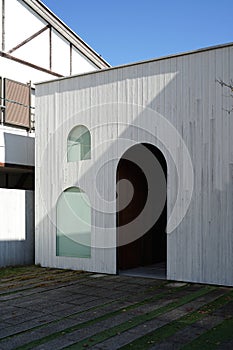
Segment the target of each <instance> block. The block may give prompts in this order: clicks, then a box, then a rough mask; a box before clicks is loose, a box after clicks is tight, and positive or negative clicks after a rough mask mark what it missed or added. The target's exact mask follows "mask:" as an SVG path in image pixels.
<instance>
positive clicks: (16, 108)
mask: <svg viewBox="0 0 233 350" xmlns="http://www.w3.org/2000/svg"><path fill="white" fill-rule="evenodd" d="M4 91H5V106H6V111H5V118H4V122H5V123H6V124H11V125H17V126H21V127H24V128H28V129H29V128H30V86H29V85H26V84H22V83H18V82H16V81H13V80H10V79H4Z"/></svg>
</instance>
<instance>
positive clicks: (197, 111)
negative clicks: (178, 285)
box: [36, 45, 233, 285]
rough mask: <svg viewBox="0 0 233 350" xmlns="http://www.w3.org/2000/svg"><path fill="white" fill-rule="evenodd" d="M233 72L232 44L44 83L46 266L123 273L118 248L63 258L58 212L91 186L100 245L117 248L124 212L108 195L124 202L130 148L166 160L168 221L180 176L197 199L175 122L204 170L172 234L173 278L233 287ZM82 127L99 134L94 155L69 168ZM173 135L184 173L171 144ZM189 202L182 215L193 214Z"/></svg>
mask: <svg viewBox="0 0 233 350" xmlns="http://www.w3.org/2000/svg"><path fill="white" fill-rule="evenodd" d="M232 71H233V45H226V46H221V47H216V48H214V49H213V48H212V49H209V50H203V51H199V52H194V53H190V54H187V55H180V56H174V57H169V58H164V59H161V60H152V61H150V62H144V63H139V64H135V65H128V66H125V67H118V68H114V69H109V70H105V71H102V72H96V73H91V74H87V75H82V76H77V77H71V78H67V79H61V80H58V81H54V82H49V83H44V84H39V85H37V89H36V90H37V91H36V95H37V98H36V99H37V102H36V104H37V116H36V120H37V128H36V139H37V143H36V188H37V193H36V262H37V263H41V264H42V265H43V266H56V267H64V268H74V269H84V270H89V271H99V272H107V273H116V250H115V249H114V248H111V249H101V248H97V249H92V258H91V259H74V258H62V257H56V255H55V239H56V228H55V225H56V210H55V208H56V201H57V199H58V197H59V195H60V193H61V192H62V191H63V190H64V189H65V188H68V187H70V186H74V185H78V186H80V187H82V189H83V190H85V191H86V193H87V194H88V195H89V198H90V201H91V203H92V205H93V206H94V207H97V209H99V210H98V211H95V210H94V209H93V211H92V222H93V229H92V239H93V244H96V245H97V246H98V247H99V246H101V244H99V243H100V242H101V240H102V246H105V247H111V246H114V244H115V241H116V229H115V223H116V216H115V213H114V210H113V209H114V208H113V207H112V206H111V203H110V202H108V203H107V204H106V202H103V201H101V200H100V199H99V195H100V196H103V198H105V199H107V200H111V199H112V200H113V199H114V194H115V191H116V186H115V183H116V178H115V176H116V175H115V174H116V167H117V163H118V160H119V158H120V157H121V155H122V154H123V153H124V151H125V150H126V149H127V148H128V147H129V145H130V144H134V143H138V142H149V143H153V144H155V145H157V147H159V148H160V149H161V150H162V152H163V153H164V156H165V158H166V160H167V165H168V216H170V215H171V212H172V210H173V207H174V203H175V201H176V196H177V191H178V187H177V183H178V182H177V181H178V180H177V169H178V170H179V172H180V174H181V177H183V178H182V181H183V183H184V184H185V183H187V189H186V191H185V193H183V198H185V197H188V196H189V195H191V193H190V187H189V179H188V178H187V176H188V175H187V173H186V169H185V166H186V164H185V163H184V159H183V158H182V157H183V156H182V152H183V150H184V146H183V145H182V144H181V143H180V142H178V141H179V140H178V139H174V140H172V138H173V136H174V135H173V133H172V132H171V130H172V129H171V128H169V127H168V124H166V122H164V119H163V118H165V120H166V121H167V122H169V123H171V125H173V126H174V127H175V128H176V130H177V131H178V133H179V134H180V135H181V137H182V139H183V141H184V142H185V144H186V146H187V148H188V151H189V154H190V157H191V160H192V164H193V170H194V188H193V193H192V200H191V203H190V206H189V209H188V211H187V214H186V215H185V217H184V218H183V220H182V221H181V223H180V224H179V225H178V226H177V227H176V228H175V229H174V230H173V231H172V232H171V233H169V234H168V243H167V244H168V246H167V252H168V254H167V256H168V257H167V277H168V278H169V279H174V280H183V281H195V282H208V283H216V284H225V285H233V270H232V266H233V254H232V253H233V251H232V248H233V236H232V228H233V227H232V209H233V208H232V174H233V170H232V169H233V168H232V166H233V165H232V164H233V147H232V146H233V145H232V139H233V137H232V136H233V135H232V130H233V116H232V115H228V113H227V112H226V111H225V109H228V108H230V106H231V104H232V99H231V98H230V97H227V95H228V94H229V92H228V91H227V90H225V89H223V88H222V87H221V86H220V85H219V84H218V83H216V79H219V78H220V79H223V80H224V81H226V82H229V81H230V79H232ZM156 112H158V113H159V116H162V118H160V119H159V118H158V114H156ZM153 115H154V119H153V117H152V116H153ZM78 124H83V125H86V126H87V127H88V128H89V129H90V131H91V136H92V157H91V160H87V161H82V162H79V163H67V162H66V140H67V136H68V134H69V132H70V130H71V129H72V127H74V126H75V125H78ZM138 126H140V130H139V128H138ZM148 130H150V132H148ZM169 138H170V139H171V144H173V150H172V152H173V156H174V157H175V158H176V162H177V164H176V167H175V165H174V162H173V160H172V156H171V153H170V152H169V151H168V149H167V147H166V145H164V144H163V142H162V140H168V139H169ZM122 139H123V141H122ZM174 157H173V158H174ZM105 163H106V164H105ZM101 164H105V166H104V167H102V166H101ZM176 168H177V169H176ZM96 174H97V175H98V176H96ZM100 175H101V176H100ZM96 187H97V191H96ZM183 202H185V201H183ZM183 202H182V201H181V202H180V203H179V208H178V211H177V218H178V217H179V215H180V214H181V213H182V211H183V210H184V207H183V206H184V205H183V204H182V203H183ZM100 209H101V210H102V213H101V210H100ZM106 211H109V213H107V214H106ZM101 227H102V228H103V229H101Z"/></svg>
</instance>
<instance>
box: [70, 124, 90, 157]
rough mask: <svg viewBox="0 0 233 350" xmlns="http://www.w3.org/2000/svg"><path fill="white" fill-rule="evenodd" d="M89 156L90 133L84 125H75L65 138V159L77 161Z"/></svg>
mask: <svg viewBox="0 0 233 350" xmlns="http://www.w3.org/2000/svg"><path fill="white" fill-rule="evenodd" d="M90 158H91V134H90V131H89V130H88V129H87V128H86V127H85V126H84V125H78V126H75V127H74V128H73V129H72V130H71V132H70V133H69V136H68V140H67V160H68V162H77V161H79V160H85V159H90Z"/></svg>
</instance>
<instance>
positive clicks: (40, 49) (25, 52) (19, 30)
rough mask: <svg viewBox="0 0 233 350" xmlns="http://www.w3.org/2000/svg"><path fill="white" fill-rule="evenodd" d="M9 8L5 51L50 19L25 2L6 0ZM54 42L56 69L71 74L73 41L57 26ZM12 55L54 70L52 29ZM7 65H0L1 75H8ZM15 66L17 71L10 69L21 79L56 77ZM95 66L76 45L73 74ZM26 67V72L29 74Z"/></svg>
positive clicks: (64, 73) (6, 6) (53, 34)
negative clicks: (71, 46)
mask: <svg viewBox="0 0 233 350" xmlns="http://www.w3.org/2000/svg"><path fill="white" fill-rule="evenodd" d="M0 5H1V1H0ZM0 7H1V6H0ZM5 8H6V13H5V23H6V27H5V32H6V35H5V52H8V51H9V50H11V49H12V48H14V47H15V46H17V45H18V44H20V43H21V42H22V41H24V40H25V39H27V38H29V37H30V36H32V35H33V34H35V33H36V32H38V31H39V30H41V29H43V28H44V27H45V26H46V25H47V23H46V21H45V20H44V19H42V18H41V17H40V16H39V15H37V14H36V13H35V12H34V11H33V10H31V9H30V8H29V7H28V6H27V5H26V4H25V3H24V2H23V1H20V0H7V1H5ZM0 22H1V17H0ZM0 27H1V26H0ZM1 39H2V37H0V40H1ZM51 42H52V67H51V69H52V71H54V72H56V73H58V74H61V75H64V76H67V75H70V43H69V42H68V40H66V39H64V38H63V37H62V36H61V35H60V34H59V33H58V32H57V31H56V30H54V29H53V30H52V38H51ZM12 56H14V57H17V58H19V59H22V60H25V61H28V62H30V63H33V64H36V65H38V66H41V67H43V68H46V69H50V65H49V57H50V52H49V29H47V30H46V31H45V32H43V33H42V34H40V35H39V36H37V37H36V38H34V39H33V40H32V41H30V42H28V43H27V44H25V45H24V46H22V47H20V48H19V49H17V50H16V51H14V52H12ZM7 61H8V60H7ZM7 65H9V66H10V67H11V66H12V61H10V62H7ZM1 66H2V65H0V67H1ZM5 68H6V67H4V68H3V67H2V69H1V68H0V69H1V70H0V74H3V73H2V72H5V74H4V76H7V77H8V75H7V70H6V69H5ZM12 68H13V71H14V73H11V72H10V75H11V76H12V75H13V76H14V79H15V80H19V81H21V82H27V81H29V80H31V81H32V82H33V83H35V82H37V81H42V80H49V79H52V78H54V76H52V75H47V76H46V75H45V74H44V73H43V72H39V73H38V72H35V70H34V69H32V68H29V72H30V76H28V74H27V73H26V72H27V67H25V68H24V67H21V70H22V71H21V72H20V70H17V69H16V68H14V67H12ZM18 68H19V67H18ZM95 69H97V67H96V66H95V65H94V64H93V63H92V62H91V61H90V60H89V59H87V58H85V57H84V56H83V55H82V54H81V53H80V52H78V51H77V50H75V48H73V66H72V74H77V73H80V72H88V71H92V70H95ZM24 70H25V71H26V72H25V75H24ZM1 71H2V72H1ZM9 78H10V76H9Z"/></svg>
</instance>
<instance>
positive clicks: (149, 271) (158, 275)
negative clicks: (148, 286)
mask: <svg viewBox="0 0 233 350" xmlns="http://www.w3.org/2000/svg"><path fill="white" fill-rule="evenodd" d="M118 273H119V275H122V276H129V277H143V278H154V279H160V280H166V279H167V271H166V264H165V263H157V264H152V265H148V266H139V267H135V268H132V269H127V270H119V272H118Z"/></svg>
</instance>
